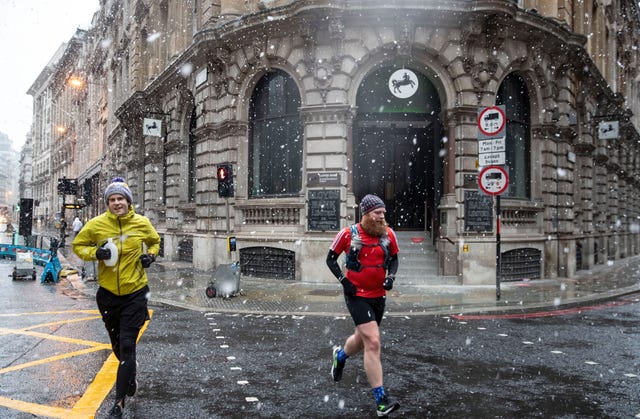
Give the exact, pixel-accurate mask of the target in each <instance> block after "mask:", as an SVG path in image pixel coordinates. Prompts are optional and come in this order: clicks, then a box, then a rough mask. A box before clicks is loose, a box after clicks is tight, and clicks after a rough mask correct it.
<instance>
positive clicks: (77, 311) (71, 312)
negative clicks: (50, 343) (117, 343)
mask: <svg viewBox="0 0 640 419" xmlns="http://www.w3.org/2000/svg"><path fill="white" fill-rule="evenodd" d="M76 313H84V314H100V311H98V310H67V311H32V312H30V313H2V314H0V317H22V316H41V315H45V314H46V315H50V314H76Z"/></svg>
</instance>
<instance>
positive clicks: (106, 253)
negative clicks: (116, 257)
mask: <svg viewBox="0 0 640 419" xmlns="http://www.w3.org/2000/svg"><path fill="white" fill-rule="evenodd" d="M110 257H111V249H105V248H104V247H101V248H99V249H98V250H96V258H97V259H98V260H105V259H109V258H110Z"/></svg>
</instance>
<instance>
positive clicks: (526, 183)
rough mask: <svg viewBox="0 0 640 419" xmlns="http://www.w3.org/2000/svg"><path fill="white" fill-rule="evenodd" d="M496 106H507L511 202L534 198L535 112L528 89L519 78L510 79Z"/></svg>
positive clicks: (508, 77) (506, 81) (503, 85)
mask: <svg viewBox="0 0 640 419" xmlns="http://www.w3.org/2000/svg"><path fill="white" fill-rule="evenodd" d="M496 105H505V108H506V114H507V127H506V166H507V168H508V171H509V188H508V189H507V192H506V193H505V194H504V195H503V196H505V197H509V198H523V199H526V198H531V140H530V138H531V112H530V108H529V92H528V90H527V85H526V83H525V82H524V80H523V79H522V77H520V76H519V75H517V74H515V73H512V74H510V75H508V76H507V77H506V78H505V79H504V80H503V81H502V84H501V85H500V88H499V89H498V95H497V97H496Z"/></svg>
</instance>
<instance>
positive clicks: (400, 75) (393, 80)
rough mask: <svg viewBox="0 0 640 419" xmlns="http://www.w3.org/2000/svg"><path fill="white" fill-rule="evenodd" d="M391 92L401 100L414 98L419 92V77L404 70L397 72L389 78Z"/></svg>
mask: <svg viewBox="0 0 640 419" xmlns="http://www.w3.org/2000/svg"><path fill="white" fill-rule="evenodd" d="M389 91H390V92H391V94H392V95H394V96H395V97H397V98H400V99H406V98H409V97H411V96H413V95H414V94H415V93H416V92H417V91H418V76H416V73H414V72H413V71H411V70H407V69H404V68H403V69H402V70H397V71H395V72H394V73H393V74H392V75H391V77H389Z"/></svg>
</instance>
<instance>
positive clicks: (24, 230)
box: [18, 198, 33, 236]
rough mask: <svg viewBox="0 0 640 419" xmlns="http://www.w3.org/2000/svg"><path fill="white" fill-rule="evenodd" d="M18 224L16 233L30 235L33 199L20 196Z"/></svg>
mask: <svg viewBox="0 0 640 419" xmlns="http://www.w3.org/2000/svg"><path fill="white" fill-rule="evenodd" d="M19 205H20V224H19V225H18V234H20V235H21V236H30V235H31V226H32V225H31V223H32V221H33V199H31V198H20V204H19Z"/></svg>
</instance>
